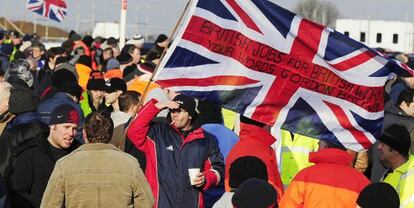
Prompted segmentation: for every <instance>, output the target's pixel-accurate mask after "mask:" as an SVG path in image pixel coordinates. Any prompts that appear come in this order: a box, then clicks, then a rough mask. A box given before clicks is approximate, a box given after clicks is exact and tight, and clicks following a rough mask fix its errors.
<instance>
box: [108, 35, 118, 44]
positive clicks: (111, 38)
mask: <svg viewBox="0 0 414 208" xmlns="http://www.w3.org/2000/svg"><path fill="white" fill-rule="evenodd" d="M106 43H107V44H108V45H116V44H118V40H116V39H115V38H114V37H110V38H108V40H106Z"/></svg>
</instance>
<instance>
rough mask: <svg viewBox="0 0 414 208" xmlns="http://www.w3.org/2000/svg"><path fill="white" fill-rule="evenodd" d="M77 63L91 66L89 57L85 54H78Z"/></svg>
mask: <svg viewBox="0 0 414 208" xmlns="http://www.w3.org/2000/svg"><path fill="white" fill-rule="evenodd" d="M78 64H83V65H85V66H88V67H90V68H92V60H91V57H89V56H87V55H82V56H80V57H79V59H78Z"/></svg>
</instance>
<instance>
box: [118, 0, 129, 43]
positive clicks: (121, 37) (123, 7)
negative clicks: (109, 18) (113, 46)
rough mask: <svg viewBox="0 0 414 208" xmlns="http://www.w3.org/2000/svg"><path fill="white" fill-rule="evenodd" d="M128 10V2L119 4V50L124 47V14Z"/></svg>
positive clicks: (123, 1)
mask: <svg viewBox="0 0 414 208" xmlns="http://www.w3.org/2000/svg"><path fill="white" fill-rule="evenodd" d="M127 8H128V0H122V3H121V19H120V21H119V22H120V23H119V48H120V49H122V48H123V47H124V45H125V29H126V13H127Z"/></svg>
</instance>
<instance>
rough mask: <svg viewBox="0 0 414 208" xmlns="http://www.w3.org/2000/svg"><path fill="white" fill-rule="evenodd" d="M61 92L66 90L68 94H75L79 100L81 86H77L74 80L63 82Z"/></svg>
mask: <svg viewBox="0 0 414 208" xmlns="http://www.w3.org/2000/svg"><path fill="white" fill-rule="evenodd" d="M61 91H62V92H66V93H68V94H69V95H72V96H75V97H76V98H77V99H78V100H80V98H81V95H82V87H81V86H79V84H78V83H76V82H64V83H63V84H62V89H61Z"/></svg>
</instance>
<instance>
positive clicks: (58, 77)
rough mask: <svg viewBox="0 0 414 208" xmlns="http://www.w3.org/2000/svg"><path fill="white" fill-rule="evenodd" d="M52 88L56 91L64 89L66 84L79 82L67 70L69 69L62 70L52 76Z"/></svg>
mask: <svg viewBox="0 0 414 208" xmlns="http://www.w3.org/2000/svg"><path fill="white" fill-rule="evenodd" d="M51 82H52V86H53V87H54V88H56V89H63V83H65V82H75V83H76V82H78V80H77V79H76V77H75V75H74V74H73V73H72V72H71V71H69V70H67V69H60V70H57V71H55V72H53V74H52V79H51Z"/></svg>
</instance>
